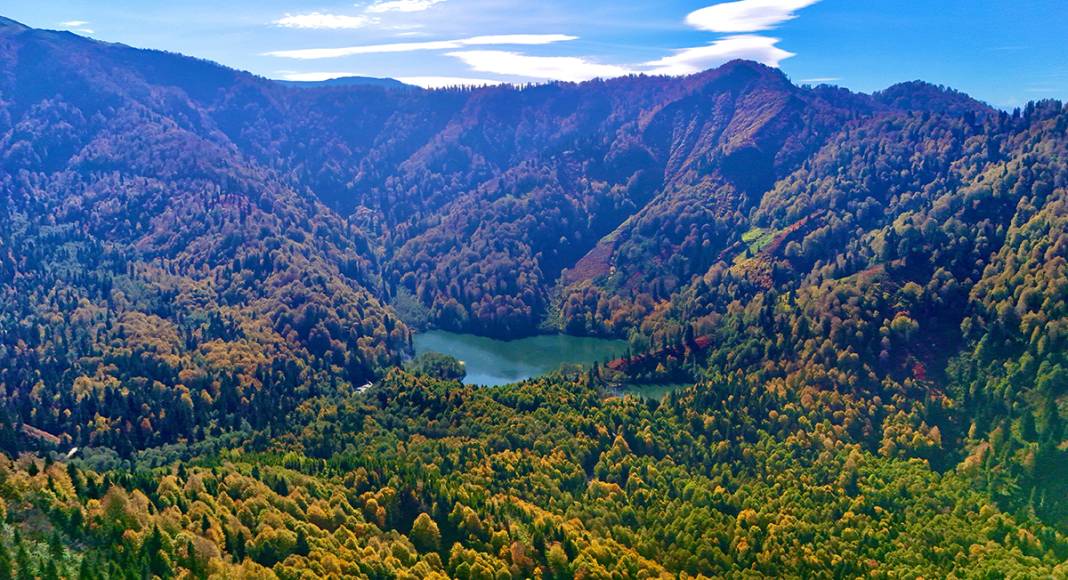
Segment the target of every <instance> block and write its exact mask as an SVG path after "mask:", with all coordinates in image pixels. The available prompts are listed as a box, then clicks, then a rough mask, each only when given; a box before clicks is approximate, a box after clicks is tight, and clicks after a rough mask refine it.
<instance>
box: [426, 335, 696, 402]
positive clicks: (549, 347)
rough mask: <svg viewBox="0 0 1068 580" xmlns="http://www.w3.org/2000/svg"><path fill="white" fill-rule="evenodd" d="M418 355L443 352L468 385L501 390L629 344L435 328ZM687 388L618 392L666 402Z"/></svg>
mask: <svg viewBox="0 0 1068 580" xmlns="http://www.w3.org/2000/svg"><path fill="white" fill-rule="evenodd" d="M413 346H414V347H415V354H416V355H419V354H422V353H424V352H439V353H441V354H447V355H449V356H452V357H456V358H457V359H459V360H461V361H463V362H464V368H465V369H467V377H465V378H464V383H466V384H469V385H485V386H498V385H506V384H508V383H515V382H518V381H522V380H525V379H529V378H532V377H537V376H540V375H544V374H546V373H549V372H552V371H554V370H556V369H558V368H560V366H561V365H567V364H581V365H583V366H589V365H592V364H593V363H595V362H599V363H605V362H607V361H610V360H612V359H615V358H619V357H621V356H623V354H624V353H626V350H627V341H625V340H605V339H602V338H589V337H582V336H568V335H566V334H546V335H540V336H531V337H528V338H520V339H516V340H497V339H494V338H487V337H485V336H475V335H473V334H458V333H455V332H445V331H443V330H432V331H430V332H423V333H420V334H417V335H415V337H414V338H413ZM683 386H686V385H676V384H627V385H623V386H622V387H621V388H620V389H619V391H620V392H623V393H628V394H632V395H635V396H639V397H644V398H646V399H657V400H659V399H663V398H664V397H666V396H667V395H668V393H670V392H671V391H674V390H676V389H678V388H680V387H683Z"/></svg>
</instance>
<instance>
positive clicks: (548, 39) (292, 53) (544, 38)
mask: <svg viewBox="0 0 1068 580" xmlns="http://www.w3.org/2000/svg"><path fill="white" fill-rule="evenodd" d="M577 38H578V37H577V36H568V35H566V34H502V35H493V36H474V37H471V38H460V39H457V40H432V41H427V42H397V43H392V44H368V45H363V46H346V47H341V48H306V49H299V50H276V51H272V52H267V53H264V56H277V57H281V58H295V59H300V60H315V59H321V58H340V57H344V56H353V55H357V54H385V53H397V52H414V51H418V50H455V49H458V48H464V47H466V46H489V45H507V44H513V45H528V46H534V45H541V44H552V43H554V42H565V41H568V40H576V39H577Z"/></svg>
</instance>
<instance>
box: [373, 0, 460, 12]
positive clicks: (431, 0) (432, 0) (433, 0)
mask: <svg viewBox="0 0 1068 580" xmlns="http://www.w3.org/2000/svg"><path fill="white" fill-rule="evenodd" d="M444 1H445V0H379V1H378V2H375V3H374V4H371V5H370V6H368V7H367V12H368V13H370V14H381V13H383V12H422V11H424V10H429V9H430V8H431V7H433V6H434V5H435V4H441V3H442V2H444Z"/></svg>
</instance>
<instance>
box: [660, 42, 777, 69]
mask: <svg viewBox="0 0 1068 580" xmlns="http://www.w3.org/2000/svg"><path fill="white" fill-rule="evenodd" d="M777 42H779V39H778V38H769V37H767V36H758V35H753V34H744V35H738V36H728V37H726V38H722V39H720V40H717V41H715V42H713V43H712V44H709V45H708V46H698V47H694V48H683V49H680V50H677V51H675V54H673V55H671V56H665V57H664V58H661V59H659V60H654V61H652V62H647V63H645V66H646V67H648V68H649V69H650V70H649V71H648V72H650V73H652V74H662V75H688V74H694V73H699V72H701V71H703V70H706V69H710V68H713V67H717V66H719V65H721V64H724V63H727V62H730V61H732V60H736V59H746V60H755V61H757V62H759V63H762V64H766V65H768V66H772V67H778V66H779V63H780V62H782V61H784V60H786V59H788V58H790V57H791V56H794V53H792V52H788V51H785V50H783V49H781V48H779V47H778V46H775V44H776V43H777Z"/></svg>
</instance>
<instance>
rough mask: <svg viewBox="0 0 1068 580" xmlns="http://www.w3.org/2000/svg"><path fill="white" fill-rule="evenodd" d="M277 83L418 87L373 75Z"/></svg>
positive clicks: (298, 85) (325, 85)
mask: <svg viewBox="0 0 1068 580" xmlns="http://www.w3.org/2000/svg"><path fill="white" fill-rule="evenodd" d="M275 82H277V83H279V84H282V85H286V86H290V87H298V88H315V87H361V86H366V87H383V88H387V89H416V90H418V89H419V87H416V86H415V85H409V84H405V83H402V82H400V81H398V80H397V79H390V78H381V79H380V78H375V77H338V78H336V79H327V80H324V81H286V80H277V81H275Z"/></svg>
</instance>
